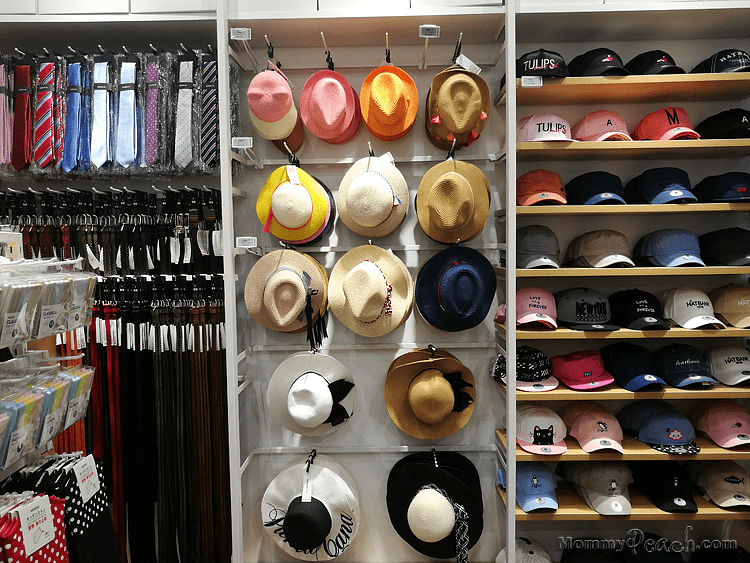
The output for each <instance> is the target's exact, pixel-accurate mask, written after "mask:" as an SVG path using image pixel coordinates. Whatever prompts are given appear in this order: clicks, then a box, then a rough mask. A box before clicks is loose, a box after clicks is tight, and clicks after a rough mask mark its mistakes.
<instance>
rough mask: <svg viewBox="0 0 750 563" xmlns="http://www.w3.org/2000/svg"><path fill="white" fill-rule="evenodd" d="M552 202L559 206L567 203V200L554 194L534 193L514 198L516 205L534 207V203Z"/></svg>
mask: <svg viewBox="0 0 750 563" xmlns="http://www.w3.org/2000/svg"><path fill="white" fill-rule="evenodd" d="M542 201H545V202H554V203H559V204H561V205H565V203H567V201H568V200H567V199H565V196H562V195H560V194H557V193H554V192H535V193H533V194H527V195H524V196H518V197H517V198H516V203H518V205H524V206H526V205H534V204H535V203H539V202H542Z"/></svg>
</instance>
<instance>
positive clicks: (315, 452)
mask: <svg viewBox="0 0 750 563" xmlns="http://www.w3.org/2000/svg"><path fill="white" fill-rule="evenodd" d="M316 455H318V450H316V449H315V448H313V449H312V451H311V452H310V455H309V456H307V461H306V462H305V472H307V473H310V466H311V465H312V464H313V463H314V460H315V456H316Z"/></svg>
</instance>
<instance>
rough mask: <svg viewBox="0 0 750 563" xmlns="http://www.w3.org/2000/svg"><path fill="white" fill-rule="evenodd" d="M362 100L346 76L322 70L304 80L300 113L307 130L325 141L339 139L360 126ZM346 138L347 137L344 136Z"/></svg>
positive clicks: (349, 135)
mask: <svg viewBox="0 0 750 563" xmlns="http://www.w3.org/2000/svg"><path fill="white" fill-rule="evenodd" d="M358 105H359V100H358V98H357V95H356V93H355V92H354V89H353V88H352V87H351V85H350V84H349V82H348V81H347V79H346V78H344V76H343V75H341V74H339V73H338V72H335V71H333V70H321V71H319V72H316V73H315V74H313V75H312V76H311V77H310V78H308V79H307V82H305V86H304V87H303V88H302V93H301V94H300V114H301V116H302V121H304V123H305V127H307V129H308V131H310V133H312V134H313V135H315V136H316V137H318V138H320V139H323V140H324V141H326V142H334V141H337V142H342V141H338V139H341V138H342V137H344V135H345V133H346V134H348V137H349V138H351V136H352V135H353V134H354V133H355V132H356V130H357V128H358V127H359V121H360V117H359V116H360V111H359V110H358V107H357V106H358ZM345 140H346V139H345Z"/></svg>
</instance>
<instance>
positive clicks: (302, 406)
mask: <svg viewBox="0 0 750 563" xmlns="http://www.w3.org/2000/svg"><path fill="white" fill-rule="evenodd" d="M353 388H354V380H353V378H352V376H351V374H350V373H349V370H348V369H346V366H344V365H343V364H342V363H341V362H339V361H338V360H336V359H335V358H332V357H331V356H327V355H325V354H311V353H309V352H300V353H298V354H294V355H293V356H290V357H289V358H287V359H286V360H284V361H283V362H281V364H280V365H279V367H277V368H276V371H274V373H273V375H272V376H271V380H270V381H269V383H268V391H267V393H266V404H267V406H268V413H269V414H270V415H271V418H273V419H274V420H275V421H276V422H278V423H279V424H281V425H282V426H284V427H285V428H287V429H289V430H291V431H292V432H296V433H297V434H303V435H306V436H323V435H325V434H330V433H331V432H334V431H335V430H337V429H338V428H340V427H341V426H340V425H341V424H342V423H343V422H345V421H346V420H348V419H349V417H350V416H352V414H353V413H354V404H355V393H354V392H353Z"/></svg>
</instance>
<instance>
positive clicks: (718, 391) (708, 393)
mask: <svg viewBox="0 0 750 563" xmlns="http://www.w3.org/2000/svg"><path fill="white" fill-rule="evenodd" d="M502 389H503V390H504V389H505V387H504V386H503V387H502ZM748 398H750V387H731V386H729V385H723V384H718V385H714V386H713V387H708V388H706V389H677V388H676V387H665V388H663V389H660V390H658V391H637V392H633V391H628V390H627V389H622V388H621V387H615V386H614V385H608V386H606V387H602V388H600V389H597V390H595V391H576V390H574V389H570V388H568V387H565V386H564V385H563V384H560V386H559V387H558V388H557V389H553V390H552V391H541V392H530V391H519V390H516V401H533V402H540V401H623V400H625V401H635V400H638V399H663V400H666V401H675V400H689V399H699V400H708V399H748Z"/></svg>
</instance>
